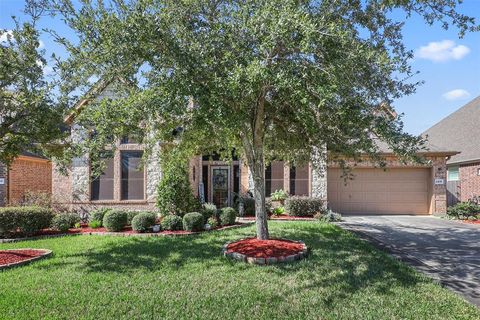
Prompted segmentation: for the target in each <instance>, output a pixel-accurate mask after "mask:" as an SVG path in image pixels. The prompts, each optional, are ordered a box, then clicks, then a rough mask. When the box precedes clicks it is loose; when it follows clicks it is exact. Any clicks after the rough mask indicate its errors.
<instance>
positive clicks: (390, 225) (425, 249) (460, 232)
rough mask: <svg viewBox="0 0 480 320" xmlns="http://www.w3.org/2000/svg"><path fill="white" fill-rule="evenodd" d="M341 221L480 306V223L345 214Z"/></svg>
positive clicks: (424, 217)
mask: <svg viewBox="0 0 480 320" xmlns="http://www.w3.org/2000/svg"><path fill="white" fill-rule="evenodd" d="M339 225H340V226H341V227H342V228H345V229H348V230H351V231H354V232H356V233H358V234H359V235H360V236H361V237H363V238H365V239H367V240H369V241H371V242H372V243H373V244H375V245H377V246H380V247H382V248H384V249H386V250H387V251H389V252H390V253H391V254H393V255H394V256H396V257H397V258H399V259H401V260H403V261H405V262H406V263H408V264H410V265H412V266H413V267H414V268H416V269H417V270H419V271H421V272H423V273H425V274H426V275H428V276H430V277H432V278H434V279H436V280H438V281H439V282H440V283H441V284H442V285H444V286H445V287H447V288H450V289H451V290H453V291H455V292H457V293H458V294H460V295H462V296H464V297H465V299H466V300H468V301H470V302H472V303H473V304H475V305H477V306H479V307H480V225H472V224H466V223H462V222H456V221H449V220H444V219H441V218H437V217H429V216H423V217H419V216H345V217H344V221H343V222H341V223H339Z"/></svg>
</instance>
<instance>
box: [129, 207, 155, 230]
mask: <svg viewBox="0 0 480 320" xmlns="http://www.w3.org/2000/svg"><path fill="white" fill-rule="evenodd" d="M155 219H156V215H155V213H153V212H138V214H137V215H136V216H135V217H133V219H132V229H133V230H135V231H138V232H145V231H147V230H148V229H149V228H150V227H151V226H153V225H154V224H155Z"/></svg>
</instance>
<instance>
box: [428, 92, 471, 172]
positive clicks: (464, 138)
mask: <svg viewBox="0 0 480 320" xmlns="http://www.w3.org/2000/svg"><path fill="white" fill-rule="evenodd" d="M423 135H424V136H427V137H428V140H429V141H430V142H431V143H433V144H435V145H438V146H440V147H443V148H447V149H453V150H458V151H460V152H461V153H460V154H457V155H455V156H452V157H451V158H450V160H449V161H448V162H447V163H448V164H453V163H462V162H471V161H476V160H480V96H478V97H476V98H475V99H473V100H472V101H470V102H469V103H467V104H466V105H465V106H463V107H461V108H460V109H458V110H457V111H455V112H454V113H452V114H451V115H449V116H448V117H446V118H445V119H443V120H441V121H440V122H438V123H437V124H435V125H434V126H433V127H431V128H430V129H428V130H427V131H425V132H424V133H423Z"/></svg>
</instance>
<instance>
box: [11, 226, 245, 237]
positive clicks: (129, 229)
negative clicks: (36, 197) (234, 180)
mask: <svg viewBox="0 0 480 320" xmlns="http://www.w3.org/2000/svg"><path fill="white" fill-rule="evenodd" d="M236 225H241V223H236V224H234V225H232V226H236ZM227 227H231V226H227ZM224 228H226V227H217V228H215V229H212V230H218V229H224ZM105 232H109V233H112V232H111V231H108V230H107V229H106V228H104V227H101V228H95V229H94V228H90V227H89V226H88V224H86V223H82V224H81V227H80V228H78V229H69V230H68V231H67V232H60V231H56V230H51V229H43V230H41V231H39V232H37V233H36V234H34V235H33V236H34V237H37V236H52V235H61V234H84V233H105ZM115 233H118V234H149V232H145V233H140V232H137V231H133V230H132V227H130V226H127V227H125V228H124V229H123V231H119V232H115ZM193 233H194V232H190V231H185V230H175V231H168V230H163V231H160V232H156V233H152V234H163V235H186V234H193ZM21 237H24V235H22V234H17V235H16V236H13V238H21Z"/></svg>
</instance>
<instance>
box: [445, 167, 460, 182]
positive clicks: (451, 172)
mask: <svg viewBox="0 0 480 320" xmlns="http://www.w3.org/2000/svg"><path fill="white" fill-rule="evenodd" d="M447 173H448V175H447V180H448V181H458V180H460V170H459V167H458V166H455V167H449V168H447Z"/></svg>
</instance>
